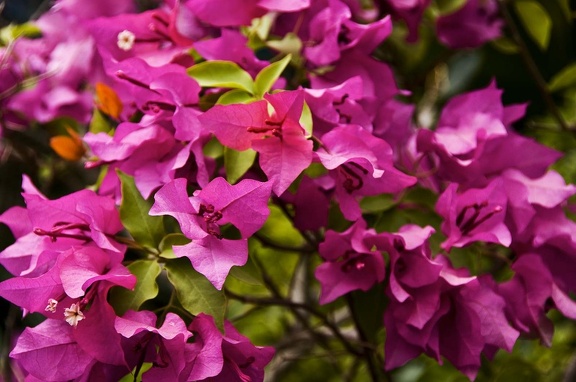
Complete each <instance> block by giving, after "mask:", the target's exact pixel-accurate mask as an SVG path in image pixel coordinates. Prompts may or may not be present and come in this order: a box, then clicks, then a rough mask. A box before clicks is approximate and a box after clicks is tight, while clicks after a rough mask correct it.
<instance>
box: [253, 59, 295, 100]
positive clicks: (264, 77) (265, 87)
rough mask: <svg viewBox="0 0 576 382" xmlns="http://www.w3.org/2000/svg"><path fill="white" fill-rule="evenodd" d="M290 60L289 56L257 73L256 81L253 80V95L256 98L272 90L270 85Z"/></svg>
mask: <svg viewBox="0 0 576 382" xmlns="http://www.w3.org/2000/svg"><path fill="white" fill-rule="evenodd" d="M291 59H292V55H291V54H289V55H287V56H286V57H284V58H283V59H281V60H280V61H276V62H274V63H272V64H270V65H268V66H267V67H265V68H264V69H262V70H261V71H260V73H258V75H257V76H256V79H255V80H254V90H255V92H254V93H255V95H256V96H257V97H258V98H262V97H263V96H264V93H267V92H269V91H270V89H271V88H272V85H274V83H275V82H276V80H278V78H280V75H281V74H282V72H283V71H284V69H286V66H288V63H289V62H290V60H291Z"/></svg>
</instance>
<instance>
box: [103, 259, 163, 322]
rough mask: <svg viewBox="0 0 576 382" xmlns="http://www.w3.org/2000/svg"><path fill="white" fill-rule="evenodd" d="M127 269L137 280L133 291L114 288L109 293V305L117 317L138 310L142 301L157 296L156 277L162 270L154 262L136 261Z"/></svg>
mask: <svg viewBox="0 0 576 382" xmlns="http://www.w3.org/2000/svg"><path fill="white" fill-rule="evenodd" d="M128 269H129V270H130V273H132V274H133V275H134V276H136V278H137V279H138V282H137V283H136V286H135V287H134V290H133V291H131V290H128V289H125V288H120V287H115V288H113V289H112V290H111V291H110V303H111V304H112V306H114V310H115V311H116V314H118V315H119V316H122V315H123V314H124V313H126V312H127V311H128V310H130V309H132V310H138V309H139V308H140V306H141V305H142V303H143V302H144V301H148V300H151V299H153V298H154V297H156V296H157V295H158V284H156V277H158V275H159V274H160V272H161V271H162V269H161V268H160V265H158V263H157V262H156V261H155V260H137V261H135V262H133V263H132V264H130V265H128Z"/></svg>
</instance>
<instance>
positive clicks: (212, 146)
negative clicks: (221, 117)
mask: <svg viewBox="0 0 576 382" xmlns="http://www.w3.org/2000/svg"><path fill="white" fill-rule="evenodd" d="M202 152H203V153H204V155H206V156H207V157H208V158H212V159H218V158H220V157H221V156H222V155H224V146H222V143H220V141H218V139H216V137H213V138H212V139H210V140H209V141H208V142H206V144H205V145H204V147H203V148H202Z"/></svg>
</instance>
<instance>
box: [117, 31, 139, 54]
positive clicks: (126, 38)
mask: <svg viewBox="0 0 576 382" xmlns="http://www.w3.org/2000/svg"><path fill="white" fill-rule="evenodd" d="M134 41H136V36H135V35H134V33H132V32H130V31H129V30H123V31H122V32H120V33H118V42H117V43H116V44H117V45H118V48H120V49H122V50H125V51H129V50H130V49H132V47H133V46H134Z"/></svg>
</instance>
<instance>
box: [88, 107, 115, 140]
mask: <svg viewBox="0 0 576 382" xmlns="http://www.w3.org/2000/svg"><path fill="white" fill-rule="evenodd" d="M89 130H90V132H91V133H93V134H98V133H108V132H109V131H110V130H112V126H111V125H110V122H108V120H107V119H106V117H105V116H104V115H103V114H102V112H101V111H100V110H98V109H96V108H94V112H93V113H92V119H91V120H90V127H89Z"/></svg>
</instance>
